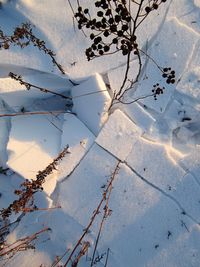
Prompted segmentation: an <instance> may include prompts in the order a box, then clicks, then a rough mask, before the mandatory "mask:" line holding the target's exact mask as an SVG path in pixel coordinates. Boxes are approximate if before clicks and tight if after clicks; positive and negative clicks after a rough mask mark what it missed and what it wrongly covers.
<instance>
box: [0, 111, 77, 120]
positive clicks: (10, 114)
mask: <svg viewBox="0 0 200 267" xmlns="http://www.w3.org/2000/svg"><path fill="white" fill-rule="evenodd" d="M62 113H69V114H73V115H76V113H73V112H70V111H66V110H53V111H26V112H16V113H5V114H0V118H1V117H16V116H28V115H50V114H54V115H55V114H56V115H57V114H62Z"/></svg>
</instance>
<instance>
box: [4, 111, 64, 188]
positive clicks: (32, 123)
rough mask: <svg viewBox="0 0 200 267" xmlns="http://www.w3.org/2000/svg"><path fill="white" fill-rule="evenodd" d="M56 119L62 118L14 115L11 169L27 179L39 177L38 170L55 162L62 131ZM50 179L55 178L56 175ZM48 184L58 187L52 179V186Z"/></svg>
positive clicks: (10, 147) (9, 150)
mask: <svg viewBox="0 0 200 267" xmlns="http://www.w3.org/2000/svg"><path fill="white" fill-rule="evenodd" d="M53 120H54V121H53ZM56 120H58V119H53V118H52V117H51V116H44V115H36V116H32V117H30V116H23V117H15V118H12V120H11V123H12V127H11V132H10V137H9V141H8V145H7V149H8V162H7V164H8V166H9V168H11V169H12V170H13V171H15V172H17V173H18V174H20V175H22V176H23V177H24V178H26V179H35V178H36V175H37V173H38V171H42V170H43V169H45V168H46V167H47V165H48V164H49V163H51V162H52V161H53V159H54V158H55V157H56V156H57V155H58V154H59V152H60V135H61V133H60V131H59V129H58V126H57V128H56V127H55V126H54V125H55V124H56V123H57V125H58V121H56ZM52 123H53V124H54V125H53V124H52ZM48 179H49V180H51V179H52V177H49V178H48ZM48 179H47V181H48ZM54 180H55V178H54ZM47 184H48V183H47ZM47 184H46V183H45V186H46V188H48V189H47V191H48V192H50V191H51V190H53V189H52V187H55V182H54V181H53V184H52V180H51V185H50V188H49V187H48V185H47Z"/></svg>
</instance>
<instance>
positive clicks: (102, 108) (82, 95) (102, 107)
mask: <svg viewBox="0 0 200 267" xmlns="http://www.w3.org/2000/svg"><path fill="white" fill-rule="evenodd" d="M72 99H73V104H74V105H73V111H74V112H75V113H76V114H77V116H78V118H79V119H80V120H82V122H83V123H84V124H85V125H86V126H87V127H88V129H89V130H90V131H91V132H92V133H93V134H94V135H97V134H98V133H99V131H100V129H101V127H102V126H103V124H104V123H105V121H106V120H107V118H108V112H107V110H108V108H109V105H110V103H111V99H110V96H109V94H108V92H107V89H106V86H105V84H104V82H103V79H102V77H101V76H100V75H99V74H95V75H93V76H92V77H91V78H89V79H88V80H86V81H85V82H83V83H81V84H80V85H78V86H75V87H73V88H72ZM88 107H90V108H88Z"/></svg>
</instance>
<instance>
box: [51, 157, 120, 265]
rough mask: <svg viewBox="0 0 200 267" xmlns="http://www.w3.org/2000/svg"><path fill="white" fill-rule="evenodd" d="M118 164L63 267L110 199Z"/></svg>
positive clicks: (118, 163) (69, 260)
mask: <svg viewBox="0 0 200 267" xmlns="http://www.w3.org/2000/svg"><path fill="white" fill-rule="evenodd" d="M120 162H121V161H118V162H117V165H116V167H115V169H114V171H113V173H112V176H111V178H110V180H109V182H108V185H107V186H106V189H105V190H104V192H103V195H102V198H101V200H100V202H99V204H98V206H97V208H96V209H95V210H94V212H93V215H92V217H91V219H90V221H89V223H88V225H87V227H86V228H85V229H84V232H83V234H82V235H81V237H80V238H79V240H78V241H77V242H76V244H75V246H74V248H73V249H72V251H71V253H70V255H69V257H68V259H67V260H66V262H65V264H64V265H63V267H66V266H67V265H68V263H69V262H71V261H72V257H73V255H74V253H75V252H76V250H77V249H78V247H79V246H80V245H81V243H82V241H83V239H84V237H85V236H86V235H87V234H88V232H89V229H90V228H91V226H92V225H93V223H94V221H95V218H96V216H97V215H98V214H99V213H100V209H101V207H102V204H103V203H104V202H105V201H106V200H107V198H108V197H109V198H110V196H109V195H110V193H111V191H112V185H113V181H114V179H115V177H116V175H117V173H118V170H119V165H120ZM63 255H66V252H65V253H64V254H63ZM63 255H62V257H61V258H60V260H58V261H57V262H56V263H53V264H52V266H51V267H54V266H56V265H57V264H58V263H59V262H60V261H61V259H62V258H63Z"/></svg>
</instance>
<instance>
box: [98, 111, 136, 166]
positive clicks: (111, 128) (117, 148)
mask: <svg viewBox="0 0 200 267" xmlns="http://www.w3.org/2000/svg"><path fill="white" fill-rule="evenodd" d="M138 131H139V129H138V128H137V126H136V125H135V124H134V123H133V122H132V121H131V120H130V119H129V118H128V117H127V116H126V115H124V113H123V112H121V111H120V110H115V112H114V113H113V114H112V115H110V117H109V120H108V122H107V123H106V124H105V126H104V127H103V129H102V131H101V132H100V134H99V135H98V137H97V139H96V143H97V144H98V145H100V146H101V147H103V148H104V149H105V150H107V151H109V152H110V153H111V154H113V155H114V156H115V157H116V158H118V159H120V160H121V161H124V160H125V159H126V157H127V156H128V154H129V153H130V151H131V149H132V147H133V146H134V143H135V142H136V140H137V139H136V138H137V136H138ZM113 144H115V145H113Z"/></svg>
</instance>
